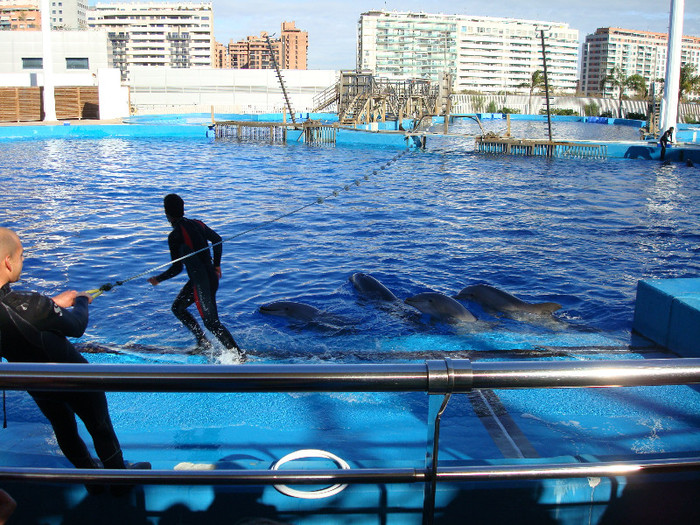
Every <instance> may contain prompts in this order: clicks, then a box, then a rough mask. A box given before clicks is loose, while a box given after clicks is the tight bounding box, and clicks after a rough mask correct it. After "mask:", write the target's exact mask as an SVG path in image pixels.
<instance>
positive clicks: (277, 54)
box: [215, 22, 309, 69]
mask: <svg viewBox="0 0 700 525" xmlns="http://www.w3.org/2000/svg"><path fill="white" fill-rule="evenodd" d="M268 38H269V34H268V33H267V32H265V31H263V32H261V33H260V36H248V37H246V38H245V39H243V40H239V41H237V42H234V41H233V40H231V41H230V42H229V44H228V47H227V51H226V56H223V55H222V56H217V59H216V64H215V67H221V68H232V69H272V68H274V63H273V61H272V57H273V55H272V54H271V53H270V48H272V53H274V59H275V61H276V62H277V65H278V66H279V67H280V69H306V66H307V56H308V51H309V34H308V33H307V32H306V31H302V30H301V29H298V28H297V27H296V24H295V22H282V31H281V35H280V37H279V38H269V40H270V42H269V44H268ZM220 46H222V44H219V43H216V49H221V48H220Z"/></svg>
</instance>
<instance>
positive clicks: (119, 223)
mask: <svg viewBox="0 0 700 525" xmlns="http://www.w3.org/2000/svg"><path fill="white" fill-rule="evenodd" d="M487 125H488V123H487ZM534 125H539V126H540V128H542V126H543V123H531V124H530V126H534ZM562 126H564V125H562ZM579 126H581V127H582V129H583V130H584V131H585V132H587V133H588V132H589V130H590V129H591V125H587V126H588V127H586V125H580V124H579ZM564 127H566V128H567V132H568V131H569V128H571V127H572V124H569V125H566V126H564ZM593 127H594V128H599V129H602V130H605V131H607V130H608V128H612V126H595V125H593ZM623 131H624V128H623ZM431 142H432V144H431V145H430V146H431V147H430V148H429V150H427V151H410V152H408V153H407V154H405V155H404V156H402V157H401V158H400V159H399V160H398V161H396V162H395V163H392V164H390V166H389V167H388V168H387V169H385V170H379V171H378V173H377V174H376V175H375V174H373V172H374V171H376V170H378V168H379V167H380V166H381V165H383V164H384V163H386V162H387V161H388V160H390V159H392V158H393V157H394V155H395V154H396V150H393V149H382V148H367V149H359V148H309V147H305V146H303V145H300V144H290V145H287V146H269V145H255V144H237V143H227V142H214V141H212V140H210V139H207V138H204V137H203V138H202V139H201V140H199V141H197V140H191V139H181V140H177V139H174V140H160V139H159V140H147V139H139V140H124V139H104V140H95V141H93V140H75V141H51V140H49V141H31V142H24V141H23V142H15V143H2V144H0V159H1V161H2V162H1V165H2V171H1V172H0V173H1V175H0V177H1V178H2V179H1V180H2V185H3V187H4V194H5V198H4V199H3V201H2V204H1V206H2V209H1V211H0V213H2V217H3V224H5V225H7V226H10V227H12V228H14V229H16V230H17V231H18V232H19V233H20V235H21V236H22V238H23V240H24V242H25V244H26V245H27V262H26V266H25V273H24V277H23V282H22V285H23V286H26V287H28V288H32V289H38V290H40V291H44V292H47V293H53V292H56V291H60V290H62V289H64V288H66V287H72V288H75V289H91V288H96V287H98V286H100V285H101V284H104V283H114V282H116V281H118V280H125V279H127V278H130V277H132V276H134V275H137V274H139V273H141V272H144V271H147V270H148V269H149V268H150V267H154V266H157V265H160V264H163V263H166V262H167V261H168V257H169V256H168V250H167V242H166V237H167V234H168V232H169V224H168V223H167V221H166V220H165V217H164V215H163V213H162V205H161V202H162V197H163V195H164V194H166V193H168V192H177V193H180V194H182V195H183V196H184V198H185V201H186V205H187V208H186V212H187V215H189V216H191V217H195V218H200V219H202V220H204V221H205V222H207V223H208V224H210V225H211V226H212V227H213V228H215V229H216V230H217V231H219V232H220V234H221V235H222V236H223V237H225V238H228V237H232V236H236V235H237V234H239V233H241V232H244V231H246V230H249V229H250V228H254V227H256V226H258V225H261V224H262V223H264V222H265V221H269V220H271V219H274V218H276V217H278V216H279V215H281V214H283V213H286V212H288V211H291V210H294V209H296V208H298V207H300V206H302V205H305V204H308V203H312V202H314V201H315V199H316V198H317V197H319V196H327V195H329V194H331V193H332V192H333V191H334V190H341V191H340V194H339V195H338V197H335V198H330V199H328V200H326V201H325V203H323V204H317V205H312V206H310V207H309V208H307V209H305V210H303V211H301V212H299V213H296V214H294V215H292V216H290V217H287V218H285V219H283V220H280V221H278V222H275V223H273V224H271V225H269V226H267V227H265V228H262V229H259V230H256V231H254V232H251V233H248V234H243V235H241V236H240V237H237V238H235V239H234V240H232V241H230V242H227V243H226V244H225V245H224V260H223V273H224V276H223V280H222V281H221V287H220V289H219V293H218V298H219V307H220V311H221V318H222V320H223V321H224V322H225V324H227V325H228V326H229V328H230V330H231V331H232V333H233V334H234V335H235V337H236V339H237V340H238V342H239V344H241V345H242V346H243V347H245V348H246V349H250V350H252V351H253V353H254V354H256V355H260V357H261V358H264V356H265V352H266V351H271V350H275V351H279V352H282V354H285V353H295V352H302V353H303V352H308V353H312V354H321V353H324V352H330V353H331V354H332V353H333V352H339V353H341V354H343V355H345V354H352V355H357V354H362V353H363V352H392V351H402V350H457V349H476V350H479V349H491V348H496V349H498V348H531V347H533V346H537V345H538V344H553V345H557V344H560V343H561V344H571V342H574V343H576V344H579V343H580V344H581V345H594V344H602V343H601V341H604V340H606V339H608V338H612V339H613V340H615V341H616V342H619V343H620V344H625V343H627V342H628V341H629V331H630V327H631V321H632V309H633V301H634V294H635V288H636V283H637V281H638V280H639V279H643V278H663V277H687V276H696V275H697V274H698V268H699V267H700V263H699V262H698V258H697V251H698V240H699V239H700V226H699V225H698V221H697V210H698V207H697V206H698V195H699V193H700V183H699V182H698V177H697V173H698V170H697V169H694V168H688V167H685V166H680V165H672V166H660V165H656V164H655V163H646V162H625V161H615V160H609V161H605V162H590V161H583V160H547V159H542V158H517V157H511V158H503V157H490V156H480V155H476V154H474V153H472V150H471V147H469V145H468V142H467V141H455V140H447V139H435V140H433V141H431ZM365 175H369V180H364V179H363V177H364V176H365ZM357 179H360V180H361V181H362V184H361V185H360V186H355V185H353V184H352V183H353V181H355V180H357ZM346 184H350V189H349V190H348V191H343V187H344V186H345V185H346ZM356 271H364V272H368V273H371V274H372V275H374V276H376V277H377V278H379V279H380V280H381V281H382V282H383V283H384V284H385V285H386V286H387V287H389V289H391V290H392V291H394V293H395V294H396V295H397V296H399V297H400V298H404V297H407V296H409V295H413V294H416V293H419V292H422V291H426V290H435V291H440V292H444V293H447V294H455V293H457V292H458V291H459V290H461V289H462V288H463V287H465V286H467V285H469V284H475V283H489V284H492V285H494V286H498V287H501V288H504V289H506V290H508V291H510V292H511V293H514V294H516V295H518V296H520V297H522V298H524V299H527V300H537V301H540V300H541V301H556V302H559V303H561V304H562V305H563V309H562V310H561V311H560V312H558V313H557V319H558V320H559V321H561V322H557V323H554V322H546V323H537V322H535V323H522V322H517V321H512V320H510V319H507V318H501V319H498V318H494V317H492V316H490V315H488V314H486V313H484V312H483V311H480V310H479V308H478V306H477V305H468V306H469V307H470V308H472V309H473V310H474V311H475V313H477V316H478V317H480V318H481V319H482V320H483V321H484V323H483V324H480V325H479V327H478V328H477V329H470V328H468V329H463V328H454V327H451V326H444V325H433V324H430V323H427V322H425V321H426V320H425V319H422V320H419V322H417V323H416V322H413V321H412V320H407V319H406V316H405V315H391V312H390V313H387V312H385V311H381V310H378V309H377V308H374V307H373V305H371V304H370V305H368V304H364V303H361V302H358V298H357V296H356V294H355V293H354V290H353V289H352V287H351V285H350V283H349V282H348V277H349V276H350V275H351V274H352V273H353V272H356ZM154 273H156V272H152V273H149V274H147V275H145V276H144V277H142V278H139V279H138V280H134V281H131V282H129V283H127V284H125V285H123V286H121V287H117V288H116V289H115V290H114V291H112V292H110V293H107V294H106V295H105V296H103V297H100V298H99V299H98V300H97V301H96V303H95V304H94V306H93V308H92V319H91V324H90V327H89V330H88V333H87V335H86V336H85V338H84V340H85V341H90V342H95V343H101V344H114V345H124V344H127V343H129V344H138V345H153V346H157V347H165V348H170V347H172V348H176V349H187V348H189V347H191V346H192V340H191V336H190V335H189V333H188V332H186V330H185V329H184V328H183V327H181V326H179V324H178V323H177V322H176V320H175V319H174V317H173V316H172V314H171V313H170V310H169V305H170V302H171V301H172V299H173V298H174V295H175V294H176V292H177V291H178V290H179V287H180V286H181V285H182V284H183V282H184V276H183V277H181V278H178V279H173V280H171V281H169V282H166V283H163V284H162V285H160V286H158V287H157V288H153V287H151V285H149V284H148V283H147V281H146V278H147V277H148V276H150V275H153V274H154ZM280 299H292V300H298V301H302V302H306V303H309V304H312V305H314V306H316V307H318V308H320V309H322V310H327V311H328V312H330V313H332V314H335V315H337V316H338V317H339V318H341V322H340V323H337V324H333V326H331V327H326V328H325V329H323V327H321V328H320V329H319V327H316V329H313V328H314V327H298V326H290V323H289V322H287V321H286V320H283V319H279V318H271V317H266V316H264V315H262V314H260V313H259V312H258V307H259V306H260V305H261V304H264V303H267V302H270V301H274V300H280ZM336 325H337V326H336ZM308 328H312V329H308ZM334 328H338V329H334ZM272 355H277V354H272ZM284 357H287V356H286V355H284Z"/></svg>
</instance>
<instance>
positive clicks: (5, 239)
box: [0, 226, 24, 286]
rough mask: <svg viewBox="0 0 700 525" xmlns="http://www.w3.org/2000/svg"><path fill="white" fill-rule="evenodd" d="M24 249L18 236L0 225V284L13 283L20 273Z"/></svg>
mask: <svg viewBox="0 0 700 525" xmlns="http://www.w3.org/2000/svg"><path fill="white" fill-rule="evenodd" d="M23 260H24V249H23V248H22V242H21V241H20V240H19V236H18V235H17V234H16V233H15V232H13V231H12V230H10V229H9V228H3V227H2V226H0V286H5V285H6V284H7V283H14V282H15V281H17V280H18V279H19V276H20V274H21V273H22V263H23Z"/></svg>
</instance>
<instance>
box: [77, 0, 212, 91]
mask: <svg viewBox="0 0 700 525" xmlns="http://www.w3.org/2000/svg"><path fill="white" fill-rule="evenodd" d="M88 26H89V27H92V28H103V29H106V30H107V31H108V35H109V39H110V41H111V43H112V48H113V54H114V67H117V68H119V69H120V70H121V71H122V78H123V79H125V80H126V79H128V78H129V70H130V69H131V68H132V67H134V66H150V67H154V66H155V67H172V68H193V67H194V68H196V67H211V66H212V56H213V49H214V47H213V45H214V37H213V28H214V17H213V11H212V4H211V2H206V3H187V2H183V3H158V2H150V3H124V4H117V3H115V4H101V3H98V4H96V5H95V6H94V7H91V8H90V9H89V10H88Z"/></svg>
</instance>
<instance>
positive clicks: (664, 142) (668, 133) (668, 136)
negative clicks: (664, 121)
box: [659, 129, 673, 160]
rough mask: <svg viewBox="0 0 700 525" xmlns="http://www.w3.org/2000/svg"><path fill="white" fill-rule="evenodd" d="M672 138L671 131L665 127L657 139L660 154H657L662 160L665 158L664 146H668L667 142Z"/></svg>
mask: <svg viewBox="0 0 700 525" xmlns="http://www.w3.org/2000/svg"><path fill="white" fill-rule="evenodd" d="M672 140H673V131H671V130H670V129H667V130H666V131H665V132H664V134H663V135H661V138H660V139H659V145H660V146H661V155H660V156H659V159H661V160H664V159H665V158H666V148H667V147H668V144H669V142H671V141H672Z"/></svg>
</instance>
